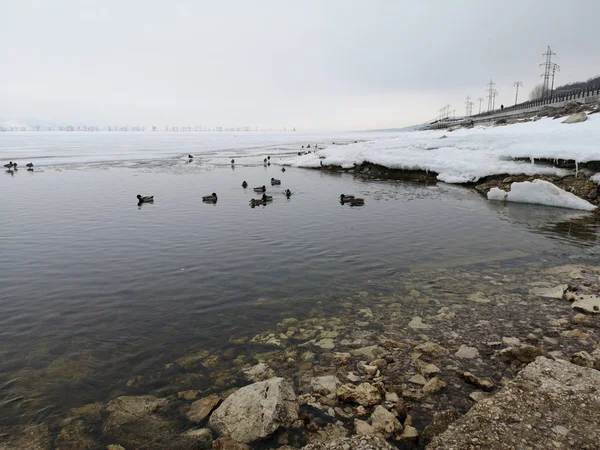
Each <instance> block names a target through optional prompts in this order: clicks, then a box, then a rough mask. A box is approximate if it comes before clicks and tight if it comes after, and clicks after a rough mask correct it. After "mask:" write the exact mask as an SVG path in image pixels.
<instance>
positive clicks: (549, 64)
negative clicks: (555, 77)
mask: <svg viewBox="0 0 600 450" xmlns="http://www.w3.org/2000/svg"><path fill="white" fill-rule="evenodd" d="M542 56H545V57H546V61H545V62H543V63H541V64H540V67H541V66H544V73H543V74H542V75H540V76H541V77H544V82H543V83H542V98H545V97H546V96H547V95H548V90H549V89H548V87H549V85H550V72H551V71H552V67H553V66H552V56H556V53H554V52H553V51H552V49H551V48H550V46H548V50H547V51H546V53H544V54H543V55H542Z"/></svg>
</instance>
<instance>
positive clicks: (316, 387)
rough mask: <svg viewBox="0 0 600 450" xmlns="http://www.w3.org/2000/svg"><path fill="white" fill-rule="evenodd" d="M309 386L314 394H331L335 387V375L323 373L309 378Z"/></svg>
mask: <svg viewBox="0 0 600 450" xmlns="http://www.w3.org/2000/svg"><path fill="white" fill-rule="evenodd" d="M310 387H311V389H312V391H313V392H314V393H316V394H321V395H329V394H333V393H335V391H336V388H337V379H336V377H335V375H325V376H322V377H315V378H312V379H311V380H310Z"/></svg>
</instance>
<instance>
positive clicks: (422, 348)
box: [415, 342, 450, 358]
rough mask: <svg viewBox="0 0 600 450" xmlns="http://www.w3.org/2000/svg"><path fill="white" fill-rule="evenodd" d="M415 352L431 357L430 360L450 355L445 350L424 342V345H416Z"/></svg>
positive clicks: (438, 345)
mask: <svg viewBox="0 0 600 450" xmlns="http://www.w3.org/2000/svg"><path fill="white" fill-rule="evenodd" d="M415 351H417V352H419V353H422V354H424V355H427V356H431V357H432V358H440V357H442V356H446V355H448V354H449V353H450V352H449V351H448V350H447V349H446V348H444V347H442V346H441V345H440V344H436V343H435V342H425V343H424V344H420V345H417V346H416V347H415Z"/></svg>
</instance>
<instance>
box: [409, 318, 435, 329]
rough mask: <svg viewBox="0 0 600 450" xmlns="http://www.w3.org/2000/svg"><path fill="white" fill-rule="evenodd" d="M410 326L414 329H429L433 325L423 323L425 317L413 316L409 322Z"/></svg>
mask: <svg viewBox="0 0 600 450" xmlns="http://www.w3.org/2000/svg"><path fill="white" fill-rule="evenodd" d="M408 326H409V327H410V328H412V329H413V330H428V329H429V328H431V325H427V324H424V323H423V319H421V318H420V317H413V318H412V320H411V321H410V322H409V323H408Z"/></svg>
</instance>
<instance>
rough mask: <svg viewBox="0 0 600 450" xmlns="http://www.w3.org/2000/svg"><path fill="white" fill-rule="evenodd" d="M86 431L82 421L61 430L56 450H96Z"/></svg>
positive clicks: (55, 444) (55, 441)
mask: <svg viewBox="0 0 600 450" xmlns="http://www.w3.org/2000/svg"><path fill="white" fill-rule="evenodd" d="M85 431H86V428H85V424H84V423H83V421H82V420H74V421H72V422H71V423H69V424H68V425H67V426H65V427H64V428H63V429H61V430H60V433H58V436H57V437H56V439H55V440H54V446H55V448H56V450H88V449H92V448H94V447H95V446H96V444H95V443H94V442H93V441H92V440H91V439H90V438H89V437H87V436H86V433H85ZM0 448H2V447H0Z"/></svg>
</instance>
